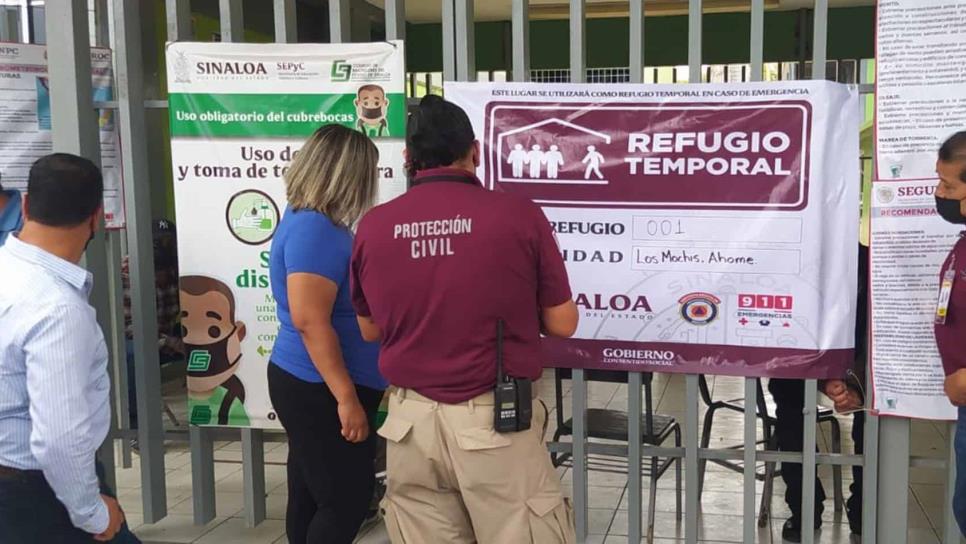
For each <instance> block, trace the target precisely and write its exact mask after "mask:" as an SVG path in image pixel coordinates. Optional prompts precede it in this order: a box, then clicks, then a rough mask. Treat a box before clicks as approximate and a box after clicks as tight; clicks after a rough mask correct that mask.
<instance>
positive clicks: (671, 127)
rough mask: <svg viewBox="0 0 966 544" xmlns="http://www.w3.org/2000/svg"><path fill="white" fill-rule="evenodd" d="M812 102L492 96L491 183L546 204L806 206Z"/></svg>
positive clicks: (488, 154) (488, 179)
mask: <svg viewBox="0 0 966 544" xmlns="http://www.w3.org/2000/svg"><path fill="white" fill-rule="evenodd" d="M811 113H812V112H811V104H809V103H808V102H802V101H791V100H789V101H775V102H743V103H703V104H655V103H585V104H579V103H565V104H549V105H548V104H546V103H525V102H491V103H489V104H488V105H487V109H486V113H485V127H484V129H485V132H484V134H486V146H485V152H486V153H485V160H486V161H487V162H486V182H487V184H488V185H489V187H490V188H496V187H497V186H499V188H500V189H501V190H504V191H508V192H514V193H519V194H521V195H522V196H525V197H526V198H529V199H530V200H534V201H536V202H537V203H538V204H542V205H551V206H562V207H567V206H579V207H614V206H621V207H641V208H680V207H687V208H696V207H697V208H707V209H727V210H748V209H757V210H801V209H803V208H805V206H806V205H807V197H808V190H807V187H808V174H809V161H810V158H811V150H810V138H811V123H812V121H811Z"/></svg>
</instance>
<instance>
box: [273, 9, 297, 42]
mask: <svg viewBox="0 0 966 544" xmlns="http://www.w3.org/2000/svg"><path fill="white" fill-rule="evenodd" d="M298 35H299V33H298V20H297V19H296V18H295V0H275V43H295V42H297V41H298V39H299V36H298Z"/></svg>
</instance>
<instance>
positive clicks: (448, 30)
mask: <svg viewBox="0 0 966 544" xmlns="http://www.w3.org/2000/svg"><path fill="white" fill-rule="evenodd" d="M442 2H443V81H456V21H455V20H454V19H455V14H456V8H455V7H454V5H453V0H442ZM427 92H429V89H428V88H427Z"/></svg>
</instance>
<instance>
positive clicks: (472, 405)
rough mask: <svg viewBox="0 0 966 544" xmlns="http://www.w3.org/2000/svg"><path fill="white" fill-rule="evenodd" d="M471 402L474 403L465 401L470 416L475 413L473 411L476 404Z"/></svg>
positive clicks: (471, 400)
mask: <svg viewBox="0 0 966 544" xmlns="http://www.w3.org/2000/svg"><path fill="white" fill-rule="evenodd" d="M473 401H474V399H470V400H469V401H467V403H466V405H467V406H468V407H469V409H470V414H472V413H473V412H475V411H476V403H475V402H473Z"/></svg>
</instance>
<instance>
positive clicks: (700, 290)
mask: <svg viewBox="0 0 966 544" xmlns="http://www.w3.org/2000/svg"><path fill="white" fill-rule="evenodd" d="M446 96H447V98H448V99H450V100H453V101H455V102H456V103H457V104H459V105H460V106H462V107H463V108H464V109H466V110H467V112H468V113H469V115H470V119H471V120H472V122H473V124H474V128H475V131H476V134H477V137H478V138H479V139H480V141H481V142H482V145H483V149H482V151H483V156H482V163H483V164H482V165H481V167H480V172H479V174H480V176H481V178H482V179H483V180H484V181H485V183H486V185H487V186H488V187H489V188H491V189H495V190H500V191H507V192H512V193H516V194H519V195H521V196H523V197H525V198H528V199H531V200H533V201H534V202H536V203H538V204H540V205H541V206H542V207H543V209H544V212H545V213H546V215H547V217H548V218H549V220H550V221H551V223H552V225H553V227H554V229H555V231H556V235H557V239H558V241H559V244H560V247H561V251H562V253H563V256H564V259H565V261H566V263H567V267H568V272H569V274H570V280H571V285H572V286H573V288H574V295H575V297H576V302H577V304H578V306H579V308H580V312H581V315H580V317H581V321H580V326H579V329H578V331H577V335H576V337H575V338H574V339H571V340H558V339H547V340H546V341H545V346H546V348H547V349H546V351H547V357H548V361H547V362H548V364H551V365H553V366H570V367H586V368H605V369H621V370H646V371H670V372H699V373H709V374H732V375H749V376H754V375H757V376H772V377H812V378H823V377H830V376H842V375H843V373H844V371H845V368H847V367H848V366H850V365H851V363H852V357H853V349H852V348H853V343H854V337H853V331H854V320H855V299H856V292H855V286H856V280H855V278H856V274H857V271H856V264H857V251H858V214H859V162H858V159H859V153H858V147H859V141H858V134H859V132H858V123H859V121H858V119H859V113H860V110H859V103H858V97H857V95H856V93H855V92H854V91H852V90H850V89H849V88H847V87H845V86H842V85H838V84H833V83H824V82H815V83H813V82H797V83H781V84H774V83H773V84H742V85H735V84H729V85H694V86H682V85H674V86H660V85H647V86H637V85H553V86H547V85H532V84H508V83H493V84H482V83H480V84H472V83H455V84H448V85H447V87H446Z"/></svg>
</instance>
